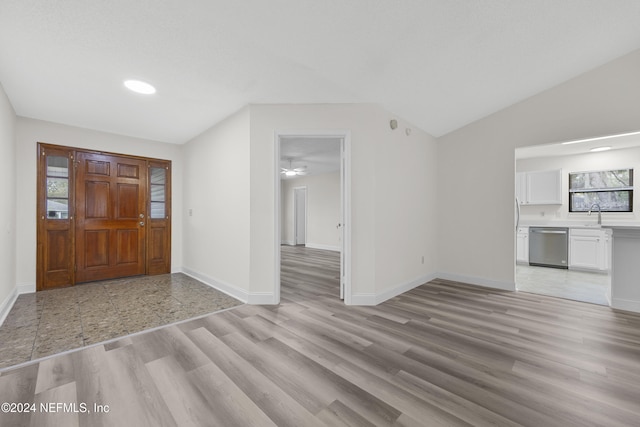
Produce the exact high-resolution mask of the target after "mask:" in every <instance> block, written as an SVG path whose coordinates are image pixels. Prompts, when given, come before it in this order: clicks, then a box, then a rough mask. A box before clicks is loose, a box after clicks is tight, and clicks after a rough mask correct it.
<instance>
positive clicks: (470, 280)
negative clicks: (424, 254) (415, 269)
mask: <svg viewBox="0 0 640 427" xmlns="http://www.w3.org/2000/svg"><path fill="white" fill-rule="evenodd" d="M436 277H437V278H438V279H443V280H451V281H454V282H462V283H467V284H469V285H476V286H483V287H485V288H493V289H500V290H503V291H515V290H516V283H515V282H501V281H498V280H493V279H487V278H485V277H475V276H465V275H462V274H454V273H443V272H440V273H437V274H436Z"/></svg>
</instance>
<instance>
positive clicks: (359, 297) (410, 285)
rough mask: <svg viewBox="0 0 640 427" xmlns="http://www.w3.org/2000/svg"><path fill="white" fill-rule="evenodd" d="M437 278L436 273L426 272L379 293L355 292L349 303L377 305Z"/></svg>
mask: <svg viewBox="0 0 640 427" xmlns="http://www.w3.org/2000/svg"><path fill="white" fill-rule="evenodd" d="M437 278H438V275H437V274H427V275H426V276H421V277H418V278H415V279H413V280H410V281H409V282H405V283H401V284H399V285H397V286H394V287H393V288H391V289H388V290H386V291H384V292H382V293H380V294H355V295H353V297H352V298H351V305H378V304H381V303H383V302H385V301H387V300H390V299H391V298H393V297H396V296H398V295H400V294H403V293H405V292H408V291H410V290H412V289H414V288H417V287H418V286H421V285H424V284H426V283H429V282H430V281H432V280H434V279H437Z"/></svg>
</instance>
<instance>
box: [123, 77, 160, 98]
mask: <svg viewBox="0 0 640 427" xmlns="http://www.w3.org/2000/svg"><path fill="white" fill-rule="evenodd" d="M124 85H125V86H126V87H127V89H129V90H131V91H133V92H136V93H141V94H143V95H152V94H154V93H156V88H155V87H153V86H151V85H150V84H149V83H147V82H142V81H140V80H125V82H124Z"/></svg>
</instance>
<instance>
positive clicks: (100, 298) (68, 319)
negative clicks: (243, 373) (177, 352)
mask: <svg viewBox="0 0 640 427" xmlns="http://www.w3.org/2000/svg"><path fill="white" fill-rule="evenodd" d="M240 304H242V302H241V301H238V300H236V299H234V298H232V297H230V296H228V295H226V294H224V293H222V292H219V291H217V290H215V289H213V288H211V287H210V286H207V285H205V284H203V283H201V282H199V281H197V280H196V279H193V278H191V277H189V276H186V275H184V274H181V273H176V274H165V275H159V276H138V277H130V278H125V279H116V280H108V281H101V282H93V283H85V284H79V285H76V286H72V287H69V288H63V289H55V290H49V291H42V292H36V293H32V294H23V295H20V296H18V299H17V300H16V302H15V304H14V306H13V308H12V309H11V311H10V312H9V315H8V316H7V318H6V319H5V321H4V323H3V324H2V326H1V327H0V368H6V367H8V366H13V365H16V364H19V363H23V362H28V361H29V360H33V359H38V358H41V357H45V356H49V355H52V354H56V353H60V352H63V351H66V350H72V349H75V348H79V347H83V346H86V345H90V344H95V343H98V342H102V341H107V340H110V339H114V338H117V337H122V336H125V335H128V334H132V333H135V332H140V331H143V330H145V329H150V328H154V327H157V326H162V325H166V324H169V323H173V322H178V321H181V320H185V319H190V318H193V317H198V316H201V315H204V314H207V313H212V312H215V311H219V310H223V309H226V308H230V307H234V306H236V305H240Z"/></svg>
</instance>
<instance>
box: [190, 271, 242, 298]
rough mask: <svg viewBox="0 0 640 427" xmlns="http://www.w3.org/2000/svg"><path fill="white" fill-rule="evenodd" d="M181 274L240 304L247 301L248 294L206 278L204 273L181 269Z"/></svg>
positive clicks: (219, 281) (208, 277) (224, 283)
mask: <svg viewBox="0 0 640 427" xmlns="http://www.w3.org/2000/svg"><path fill="white" fill-rule="evenodd" d="M182 272H183V273H184V274H186V275H187V276H189V277H193V278H194V279H196V280H198V281H200V282H202V283H204V284H205V285H207V286H211V287H212V288H213V289H215V290H218V291H220V292H224V293H225V294H227V295H229V296H232V297H234V298H236V299H239V300H240V301H242V302H247V301H249V293H248V292H247V291H245V290H244V289H240V288H238V287H236V286H234V285H231V284H229V283H226V282H223V281H222V280H218V279H215V278H213V277H210V276H207V275H206V274H204V273H200V272H198V271H195V270H192V269H190V268H188V267H182Z"/></svg>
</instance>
